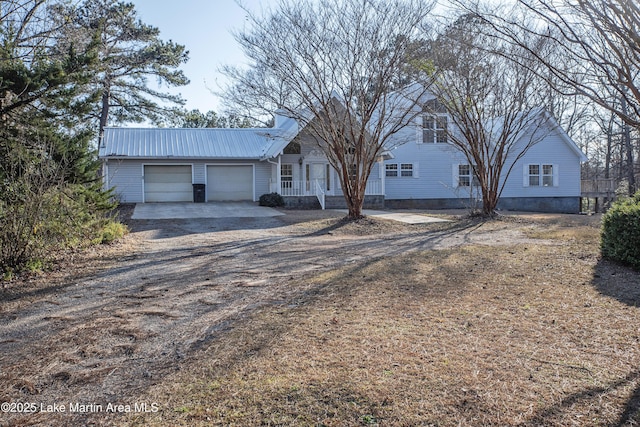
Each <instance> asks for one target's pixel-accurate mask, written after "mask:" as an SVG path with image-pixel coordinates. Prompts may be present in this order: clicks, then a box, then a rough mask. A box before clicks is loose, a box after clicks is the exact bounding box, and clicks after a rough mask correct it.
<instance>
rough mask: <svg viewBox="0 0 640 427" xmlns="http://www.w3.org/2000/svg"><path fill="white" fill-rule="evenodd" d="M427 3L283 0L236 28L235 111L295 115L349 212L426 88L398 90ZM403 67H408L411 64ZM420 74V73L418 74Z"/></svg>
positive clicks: (231, 93) (414, 53)
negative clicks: (242, 63)
mask: <svg viewBox="0 0 640 427" xmlns="http://www.w3.org/2000/svg"><path fill="white" fill-rule="evenodd" d="M432 7H433V4H432V3H431V2H429V1H424V0H393V1H388V0H319V1H317V2H298V1H292V0H281V1H280V2H279V3H278V6H277V7H276V8H275V9H273V10H268V11H266V12H263V13H261V14H255V13H253V12H251V11H249V10H246V13H247V23H248V25H247V28H246V29H245V30H242V31H239V32H237V33H236V34H235V38H236V40H237V42H238V43H239V44H240V46H242V48H243V50H244V53H245V55H246V57H247V58H248V59H249V61H250V63H251V66H250V67H248V68H244V69H242V68H237V67H225V68H224V71H225V73H226V75H227V76H229V77H230V78H231V81H232V82H233V83H232V84H231V85H230V86H229V87H228V88H226V93H225V98H226V99H227V101H228V103H229V105H228V106H229V107H231V109H232V110H234V111H237V112H241V113H242V114H245V115H248V116H251V117H258V116H261V115H262V116H265V115H266V114H268V113H270V112H272V111H275V110H278V111H279V114H282V115H284V116H287V117H290V118H293V119H295V120H297V122H298V123H299V125H300V128H301V129H304V131H305V132H307V133H308V134H309V135H311V136H312V137H313V138H314V139H315V140H316V142H317V143H318V146H319V147H320V149H321V150H322V151H323V152H324V153H325V155H326V156H327V158H328V160H329V163H330V164H331V165H332V166H333V167H334V168H335V169H336V170H337V171H338V176H339V180H340V184H341V186H342V190H343V194H344V197H345V200H346V204H347V207H348V210H349V214H348V217H349V218H351V219H357V218H360V217H362V206H363V203H364V197H365V190H366V185H367V179H368V177H369V175H370V173H371V170H372V167H373V165H374V164H375V162H376V161H377V160H378V159H379V158H380V156H381V155H382V154H383V152H384V150H385V143H387V141H388V140H389V139H390V138H391V137H392V136H393V135H395V134H396V133H397V132H398V131H399V130H400V129H402V128H403V127H405V126H407V125H409V124H410V123H412V121H413V120H414V119H415V117H416V115H417V114H419V109H418V110H417V109H416V108H414V107H415V106H416V104H417V103H419V102H420V100H421V99H422V97H423V95H424V94H425V93H426V90H427V88H426V86H423V85H419V86H416V85H413V86H408V87H404V88H403V85H405V84H406V81H407V76H408V75H409V73H413V74H411V76H412V77H414V76H415V73H416V69H414V68H411V67H407V64H411V63H412V62H413V61H416V60H417V58H418V52H419V50H420V49H421V44H420V43H415V40H416V38H419V37H420V35H421V34H424V31H425V29H426V28H427V23H428V19H429V17H430V12H431V9H432ZM408 68H411V70H409V69H408ZM425 79H426V77H425Z"/></svg>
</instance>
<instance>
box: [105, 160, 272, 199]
mask: <svg viewBox="0 0 640 427" xmlns="http://www.w3.org/2000/svg"><path fill="white" fill-rule="evenodd" d="M214 164H220V165H222V164H224V165H234V164H237V165H240V164H244V165H247V164H250V165H253V167H254V177H255V182H254V196H253V200H254V201H256V200H258V198H259V197H260V195H262V194H265V193H268V192H269V183H270V179H271V174H272V165H271V164H270V163H268V162H260V161H256V160H233V161H229V160H215V159H212V160H205V159H197V160H194V159H109V160H108V161H107V163H106V166H107V167H106V169H107V171H106V176H105V182H104V187H105V188H106V189H109V188H113V187H115V196H116V197H117V198H118V199H119V200H120V202H121V203H142V202H143V201H144V181H143V171H144V165H190V166H191V172H192V176H193V182H192V183H193V184H205V183H206V175H207V169H206V167H207V165H214Z"/></svg>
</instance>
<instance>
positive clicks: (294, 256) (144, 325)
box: [0, 211, 540, 426]
mask: <svg viewBox="0 0 640 427" xmlns="http://www.w3.org/2000/svg"><path fill="white" fill-rule="evenodd" d="M338 215H340V214H339V213H336V212H320V211H307V212H305V211H300V212H291V211H289V212H287V215H284V216H278V217H266V218H226V219H190V220H138V221H135V220H132V221H130V227H131V229H132V233H131V234H130V235H129V236H127V238H126V239H125V242H124V243H122V244H120V245H119V246H117V247H114V248H111V249H110V250H108V251H107V252H105V253H96V254H95V256H90V257H88V258H82V259H80V260H78V262H77V263H76V264H74V265H73V266H72V267H71V268H69V269H66V270H63V271H61V272H58V273H52V274H50V275H44V276H42V277H40V278H36V279H34V280H32V281H28V282H26V283H23V284H21V285H16V286H15V287H11V288H7V289H5V290H3V291H2V294H0V295H1V296H2V306H1V309H0V368H1V372H0V402H10V403H35V404H37V407H38V408H39V409H40V408H41V405H56V404H57V405H61V404H64V405H67V408H66V409H67V411H66V412H67V413H62V414H61V413H57V414H56V413H54V414H51V413H42V412H39V411H38V413H35V414H27V415H21V414H17V413H9V414H7V413H6V412H5V413H0V425H3V426H4V425H24V424H27V423H34V424H36V425H37V424H42V425H54V424H56V425H69V424H71V423H73V424H78V423H79V424H83V423H87V422H90V423H95V424H102V423H104V424H112V423H113V421H114V420H113V414H104V413H101V414H95V413H94V414H87V413H84V414H83V413H74V414H70V413H68V412H69V405H70V404H78V403H79V404H85V405H89V404H103V405H106V404H108V403H119V404H124V405H126V404H133V403H132V402H135V401H136V400H135V399H136V397H137V396H139V395H140V394H141V393H142V392H143V391H144V390H145V389H146V388H148V387H149V386H150V385H152V384H154V382H156V381H158V380H159V379H161V378H162V377H163V376H164V375H165V374H166V373H168V372H171V371H174V370H180V369H181V366H182V362H183V361H184V360H186V359H189V358H194V357H195V358H197V357H198V350H199V349H200V348H202V347H203V346H210V345H215V343H216V339H217V338H218V337H220V336H221V335H222V334H224V333H225V331H227V330H229V329H230V328H233V325H234V321H235V320H237V319H240V318H242V317H243V316H245V315H247V314H248V313H250V312H251V311H252V310H254V309H255V308H257V307H260V306H262V305H264V304H283V305H287V306H289V305H295V304H296V301H297V300H299V299H300V298H303V297H304V295H305V293H307V292H311V291H312V290H311V289H309V286H308V285H306V284H305V283H306V282H305V280H304V279H305V277H310V276H312V275H317V274H320V273H322V272H323V271H327V270H330V269H334V268H337V267H341V266H344V265H348V264H354V265H357V264H359V263H364V262H367V261H368V260H373V259H375V258H378V257H385V256H389V255H394V254H399V253H406V252H408V251H416V250H427V249H439V248H448V247H452V246H458V245H464V244H470V243H480V244H491V245H495V244H507V243H508V244H513V243H515V242H517V241H522V242H526V241H527V239H526V238H525V236H524V234H523V233H522V230H521V228H522V224H514V223H513V222H497V223H496V222H493V223H489V224H488V225H487V224H481V223H477V222H472V221H457V222H456V221H454V222H451V223H440V224H423V225H405V224H398V223H391V222H386V221H374V222H367V221H364V223H363V224H359V225H358V224H355V225H354V224H349V225H344V224H343V223H341V222H339V221H337V220H336V217H337V216H338ZM537 242H538V243H540V241H539V240H538V241H537Z"/></svg>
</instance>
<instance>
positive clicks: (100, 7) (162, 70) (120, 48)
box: [53, 0, 189, 133]
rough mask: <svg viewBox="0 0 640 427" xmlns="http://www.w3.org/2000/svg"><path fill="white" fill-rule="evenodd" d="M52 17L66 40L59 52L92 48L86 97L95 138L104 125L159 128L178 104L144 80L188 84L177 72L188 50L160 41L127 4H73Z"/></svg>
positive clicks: (100, 0) (96, 0) (103, 0)
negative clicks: (140, 124)
mask: <svg viewBox="0 0 640 427" xmlns="http://www.w3.org/2000/svg"><path fill="white" fill-rule="evenodd" d="M53 12H54V15H55V17H56V21H57V22H58V23H59V25H60V26H61V27H62V29H63V32H64V34H65V40H66V41H67V42H66V44H65V45H63V46H60V48H61V49H63V50H64V49H68V47H69V46H78V45H79V46H87V45H89V44H90V43H92V42H93V43H95V47H96V51H97V56H98V63H97V67H96V69H95V72H94V74H93V78H92V80H91V83H90V85H89V86H88V88H87V93H86V95H87V97H88V98H90V99H97V100H98V102H97V103H96V105H95V108H94V109H93V111H92V117H93V118H95V119H96V120H97V121H98V127H99V131H100V133H101V132H102V129H103V128H104V127H105V126H108V125H115V124H122V123H127V122H142V121H145V120H148V121H150V122H152V123H154V124H158V123H161V122H162V121H163V119H165V118H166V117H167V116H170V115H172V114H175V111H176V110H175V107H176V106H177V105H183V104H184V100H183V99H182V98H181V97H180V96H179V95H173V94H170V93H168V92H162V91H159V90H156V89H153V88H152V87H151V86H153V85H151V82H150V79H153V80H155V83H157V84H158V85H165V86H167V87H176V86H183V85H186V84H188V83H189V80H188V79H187V77H186V76H185V75H184V73H183V72H182V71H181V70H180V69H179V67H180V65H181V64H183V63H185V62H187V60H188V51H187V50H186V49H185V47H184V46H182V45H179V44H177V43H174V42H172V41H171V40H169V41H164V40H162V39H161V38H160V30H159V29H158V28H156V27H153V26H151V25H147V24H145V23H143V22H142V21H141V20H140V19H139V18H138V15H137V12H136V10H135V7H134V5H133V4H132V3H125V2H120V1H115V0H85V1H84V2H82V3H80V4H77V5H69V4H63V3H60V4H58V5H57V6H56V7H55V8H53ZM65 23H66V25H65Z"/></svg>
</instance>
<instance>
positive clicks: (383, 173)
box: [378, 156, 387, 196]
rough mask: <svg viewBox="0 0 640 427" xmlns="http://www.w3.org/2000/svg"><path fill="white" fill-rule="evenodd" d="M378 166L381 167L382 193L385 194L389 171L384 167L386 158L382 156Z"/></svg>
mask: <svg viewBox="0 0 640 427" xmlns="http://www.w3.org/2000/svg"><path fill="white" fill-rule="evenodd" d="M378 168H379V169H380V171H379V174H380V192H381V193H382V195H383V196H384V195H385V188H384V184H385V178H386V175H387V171H386V169H385V168H384V159H383V158H382V156H381V157H380V158H379V159H378Z"/></svg>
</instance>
